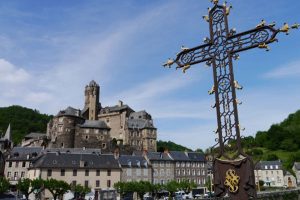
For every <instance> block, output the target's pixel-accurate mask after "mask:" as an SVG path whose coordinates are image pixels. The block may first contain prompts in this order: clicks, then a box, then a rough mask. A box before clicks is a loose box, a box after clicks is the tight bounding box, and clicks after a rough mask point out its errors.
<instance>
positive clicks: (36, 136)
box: [21, 133, 47, 147]
mask: <svg viewBox="0 0 300 200" xmlns="http://www.w3.org/2000/svg"><path fill="white" fill-rule="evenodd" d="M46 138H47V136H46V134H45V133H29V134H28V135H25V137H24V138H23V140H22V143H21V146H22V147H27V146H28V147H41V146H43V145H45V144H44V142H45V139H46Z"/></svg>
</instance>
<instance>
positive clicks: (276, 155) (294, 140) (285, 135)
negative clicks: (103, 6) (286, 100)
mask: <svg viewBox="0 0 300 200" xmlns="http://www.w3.org/2000/svg"><path fill="white" fill-rule="evenodd" d="M242 145H243V147H244V148H245V151H246V153H248V154H250V155H252V156H253V157H254V159H255V160H277V159H280V160H282V161H283V165H284V167H285V168H286V169H291V168H292V165H293V163H294V162H295V161H297V162H300V110H299V111H297V112H295V113H292V114H290V115H289V116H288V117H287V118H286V119H285V120H283V121H282V122H281V123H279V124H273V125H272V126H271V127H270V128H269V130H267V131H259V132H257V133H256V135H255V137H252V136H249V137H245V138H243V139H242Z"/></svg>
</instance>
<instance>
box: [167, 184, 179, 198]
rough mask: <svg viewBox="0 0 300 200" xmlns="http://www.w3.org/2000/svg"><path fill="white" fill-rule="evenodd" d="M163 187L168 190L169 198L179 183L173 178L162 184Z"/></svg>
mask: <svg viewBox="0 0 300 200" xmlns="http://www.w3.org/2000/svg"><path fill="white" fill-rule="evenodd" d="M164 188H165V189H166V190H167V191H168V192H169V198H171V196H174V193H175V192H176V191H177V190H178V189H179V184H178V183H177V182H176V181H174V180H173V181H170V182H168V183H167V184H166V185H164Z"/></svg>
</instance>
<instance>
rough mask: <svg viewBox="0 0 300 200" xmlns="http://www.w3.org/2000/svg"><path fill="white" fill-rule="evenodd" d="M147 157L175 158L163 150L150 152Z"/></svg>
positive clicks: (154, 158)
mask: <svg viewBox="0 0 300 200" xmlns="http://www.w3.org/2000/svg"><path fill="white" fill-rule="evenodd" d="M147 157H148V158H149V160H167V161H168V160H173V159H172V158H171V157H170V156H169V154H168V153H163V152H162V153H161V152H148V153H147Z"/></svg>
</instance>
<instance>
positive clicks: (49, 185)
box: [44, 178, 70, 200]
mask: <svg viewBox="0 0 300 200" xmlns="http://www.w3.org/2000/svg"><path fill="white" fill-rule="evenodd" d="M44 184H45V188H46V189H48V190H49V192H50V193H51V194H52V196H53V198H54V200H56V199H57V198H58V197H61V196H63V195H64V194H65V193H66V192H67V191H68V190H69V189H70V185H69V184H68V183H66V182H65V181H58V180H55V179H52V178H51V179H48V180H46V181H45V183H44Z"/></svg>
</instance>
